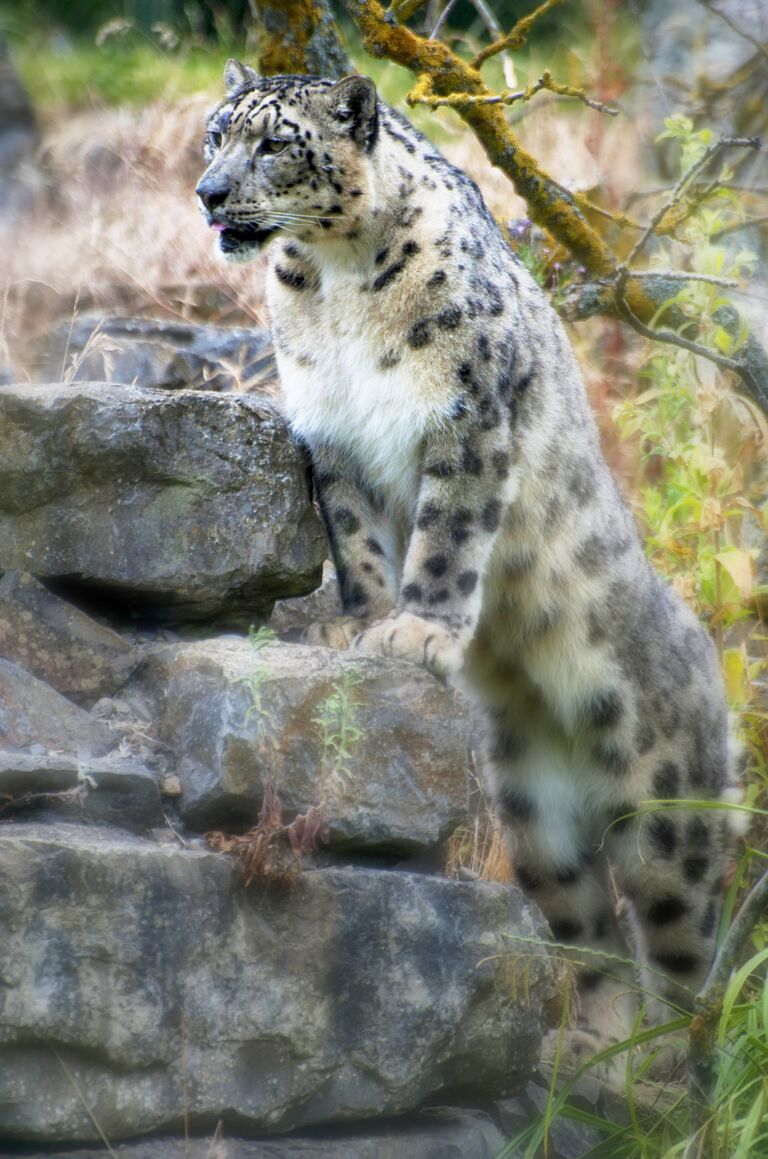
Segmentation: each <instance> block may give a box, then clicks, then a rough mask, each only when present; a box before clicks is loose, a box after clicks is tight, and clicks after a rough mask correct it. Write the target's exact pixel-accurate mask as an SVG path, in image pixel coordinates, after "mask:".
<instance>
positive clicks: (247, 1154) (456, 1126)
mask: <svg viewBox="0 0 768 1159" xmlns="http://www.w3.org/2000/svg"><path fill="white" fill-rule="evenodd" d="M505 1142H506V1140H505V1137H504V1135H503V1134H502V1132H501V1131H500V1130H499V1128H498V1127H497V1126H496V1125H495V1123H494V1122H493V1120H492V1119H491V1118H490V1117H489V1116H488V1115H484V1114H482V1113H480V1112H477V1111H466V1110H442V1111H434V1112H431V1113H425V1114H423V1115H419V1116H414V1117H413V1118H410V1117H409V1118H408V1119H407V1120H405V1121H403V1122H386V1123H382V1124H377V1125H376V1127H375V1128H370V1127H369V1129H368V1130H367V1131H366V1130H365V1128H363V1130H354V1129H351V1130H349V1131H343V1132H342V1131H326V1132H323V1134H322V1135H319V1134H318V1135H300V1136H297V1135H292V1136H290V1137H288V1138H282V1139H230V1138H222V1137H221V1135H220V1134H219V1135H217V1136H214V1134H213V1133H212V1134H211V1136H210V1137H208V1138H205V1139H184V1138H181V1137H179V1136H170V1135H164V1136H163V1137H162V1138H158V1139H147V1140H142V1141H141V1142H133V1143H114V1144H113V1145H112V1150H113V1151H114V1153H115V1154H116V1155H121V1156H124V1159H497V1156H498V1155H499V1153H500V1152H501V1151H502V1150H503V1148H504V1144H505ZM24 1154H25V1155H26V1156H27V1159H46V1157H47V1159H50V1155H51V1153H50V1151H46V1152H44V1153H41V1152H37V1153H34V1152H29V1151H27V1150H26V1148H25V1150H24ZM104 1154H105V1152H104V1148H103V1147H101V1148H99V1149H98V1150H93V1149H92V1148H90V1147H85V1148H83V1147H78V1148H77V1149H75V1150H69V1149H68V1150H66V1151H62V1150H57V1152H56V1155H57V1159H97V1157H99V1159H103V1157H104ZM0 1155H18V1151H7V1150H5V1149H4V1148H3V1146H2V1145H1V1144H0Z"/></svg>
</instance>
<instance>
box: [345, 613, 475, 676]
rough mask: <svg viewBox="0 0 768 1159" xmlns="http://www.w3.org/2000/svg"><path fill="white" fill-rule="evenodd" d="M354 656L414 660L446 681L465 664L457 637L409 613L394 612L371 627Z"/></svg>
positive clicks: (355, 647) (360, 638)
mask: <svg viewBox="0 0 768 1159" xmlns="http://www.w3.org/2000/svg"><path fill="white" fill-rule="evenodd" d="M352 648H353V650H354V651H355V652H362V653H363V654H365V655H379V656H393V657H395V658H396V659H398V660H414V661H416V663H417V664H423V665H424V666H425V668H427V669H429V671H430V672H432V673H433V674H434V675H435V676H439V677H440V678H441V679H445V678H446V677H447V676H452V675H453V674H454V673H456V672H458V671H459V669H460V668H461V666H462V664H463V663H464V648H463V647H462V645H461V643H460V641H459V639H458V637H457V635H455V634H454V633H452V632H451V631H450V630H449V629H448V628H446V627H444V626H443V625H442V624H439V623H436V622H435V621H433V620H424V619H422V618H421V616H414V615H413V614H412V613H411V612H393V613H392V614H391V615H389V616H387V618H386V619H384V620H380V621H379V622H378V623H377V624H373V625H371V627H370V628H367V629H366V630H365V631H364V632H362V633H361V634H360V635H359V636H358V637H357V638H356V640H355V641H354V643H353V645H352Z"/></svg>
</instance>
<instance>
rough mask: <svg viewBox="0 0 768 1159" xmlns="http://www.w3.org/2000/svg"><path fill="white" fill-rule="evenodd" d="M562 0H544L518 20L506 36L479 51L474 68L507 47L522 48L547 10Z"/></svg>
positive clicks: (477, 67) (473, 62)
mask: <svg viewBox="0 0 768 1159" xmlns="http://www.w3.org/2000/svg"><path fill="white" fill-rule="evenodd" d="M559 3H560V0H544V3H543V4H540V5H539V7H538V8H536V9H534V11H533V12H531V13H530V14H529V15H528V16H524V17H523V18H522V20H518V22H517V24H516V25H515V27H514V28H513V29H512V31H511V32H508V33H507V35H506V36H502V37H501V39H500V40H495V41H494V42H493V44H489V45H488V47H487V48H484V49H483V50H482V52H478V54H477V56H476V57H475V58H474V60H473V61H472V68H476V69H479V68H481V67H482V65H483V64H484V63H485V62H486V60H489V59H490V57H492V56H497V55H498V53H500V52H504V51H505V50H506V49H508V48H509V49H513V50H514V49H516V48H520V47H521V46H522V45H523V44H525V42H526V40H527V39H528V33H529V32H530V31H531V28H532V27H533V25H534V24H535V23H536V21H537V20H538V19H539V17H540V16H543V15H544V13H545V12H548V11H549V9H550V8H554V6H555V4H559Z"/></svg>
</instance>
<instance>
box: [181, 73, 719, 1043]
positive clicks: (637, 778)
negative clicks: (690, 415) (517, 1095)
mask: <svg viewBox="0 0 768 1159" xmlns="http://www.w3.org/2000/svg"><path fill="white" fill-rule="evenodd" d="M228 84H229V89H230V91H229V95H228V97H227V99H226V100H225V101H224V102H223V103H222V104H221V105H220V106H219V107H218V109H217V110H215V112H214V113H213V115H212V118H211V121H210V125H209V136H208V138H207V140H208V150H209V152H208V160H209V166H208V169H207V170H206V172H205V174H204V176H203V178H202V181H201V183H200V186H199V187H198V188H199V192H200V194H201V198H202V199H203V208H204V211H205V212H206V216H207V218H208V220H209V221H212V222H213V223H214V224H216V225H218V226H219V227H222V226H223V227H225V228H223V229H220V239H221V245H222V248H223V250H224V251H225V253H227V254H228V255H230V256H234V257H235V258H241V257H243V256H246V257H250V256H252V255H253V253H255V252H257V251H258V249H259V248H260V247H261V245H262V244H263V243H264V242H265V241H266V240H271V239H273V238H274V240H273V241H272V245H271V248H270V262H269V273H268V297H269V307H270V312H271V317H272V322H273V330H274V336H275V343H276V346H277V351H278V362H279V367H280V374H281V379H282V384H283V390H284V395H285V406H286V409H287V414H288V417H289V419H290V422H291V424H292V427H293V429H294V431H295V432H296V434H297V436H298V437H299V438H300V439H302V440H303V441H304V442H305V443H306V445H307V446H308V447H309V449H310V451H311V455H312V460H313V464H314V472H315V482H316V487H317V495H318V499H319V502H320V505H321V508H322V510H323V514H324V516H325V520H326V523H327V526H328V531H329V534H330V538H331V543H332V547H333V554H334V558H335V561H336V565H337V568H338V572H339V577H340V581H341V587H342V592H343V600H344V605H345V611H346V613H347V615H346V617H345V618H344V619H342V620H340V621H336V622H335V623H334V624H332V625H319V626H318V627H317V628H316V629H315V631H314V634H313V638H314V639H315V640H316V641H320V642H325V643H328V644H330V645H332V646H341V647H346V646H349V645H350V644H351V646H352V647H353V648H356V649H358V650H360V651H373V652H383V653H385V654H388V655H394V656H400V657H403V658H406V659H411V660H416V661H419V662H422V663H424V664H426V665H427V666H428V667H429V668H430V669H431V670H432V671H434V672H435V673H437V674H438V675H440V676H447V675H451V674H454V673H457V672H458V671H459V670H460V669H463V671H464V673H465V676H466V680H467V682H468V683H469V685H470V686H471V687H472V688H473V689H474V690H475V693H476V695H477V696H478V698H479V700H480V702H481V704H482V705H483V707H484V712H485V716H486V719H487V726H488V727H487V745H486V755H485V775H486V778H487V781H488V784H489V786H490V788H491V791H492V793H493V795H494V797H495V800H496V802H497V804H498V808H499V810H500V813H501V815H502V816H503V818H504V819H505V821H506V824H507V829H508V832H509V835H510V841H511V843H512V846H513V850H514V856H515V860H516V864H517V874H518V880H519V882H520V884H521V885H522V887H523V888H524V889H525V890H526V892H527V893H528V894H530V895H531V896H532V897H533V898H535V899H536V901H537V902H538V903H539V904H540V905H541V907H542V909H543V910H544V912H545V914H546V915H547V917H548V919H549V922H550V925H551V927H552V931H553V934H554V936H555V938H556V939H557V940H558V941H561V942H563V943H566V944H576V945H579V946H586V947H588V948H589V951H590V952H589V954H588V955H587V956H586V957H585V958H584V959H583V961H584V966H583V968H582V969H581V974H580V979H581V1007H580V1008H581V1014H580V1028H581V1031H583V1033H584V1034H586V1035H590V1034H591V1035H593V1036H594V1035H596V1036H597V1038H596V1039H595V1042H596V1043H598V1042H600V1041H602V1042H604V1041H605V1040H606V1038H611V1036H618V1035H620V1034H622V1033H623V1032H625V1031H626V1028H627V1020H628V1019H630V1018H631V1007H632V1002H631V1001H630V999H629V997H628V990H629V987H630V983H631V979H630V977H629V975H628V972H627V971H626V970H625V969H624V968H623V967H621V966H617V963H616V961H615V960H614V959H613V958H612V957H611V955H616V954H619V955H626V953H627V947H626V945H625V942H624V938H623V935H622V934H621V933H620V930H619V926H618V924H617V922H616V920H615V918H614V897H613V892H612V886H611V879H610V877H609V871H610V873H612V875H613V880H614V881H615V882H617V883H618V885H619V887H620V889H621V890H622V891H623V893H624V895H625V897H626V899H627V901H628V905H629V908H630V911H631V914H632V920H633V927H634V941H635V943H636V945H635V950H636V953H637V956H638V958H639V961H640V963H641V964H642V966H643V970H644V982H645V986H646V989H647V991H648V993H649V994H650V995H655V996H657V997H658V998H659V999H660V1000H661V1002H672V1003H676V1004H681V1005H684V1006H685V1005H688V1004H689V1003H690V1000H691V997H692V994H693V993H694V992H695V990H696V988H697V987H698V986H699V984H700V983H701V981H702V979H703V977H704V974H705V971H706V970H707V967H708V964H709V962H710V960H711V958H712V952H713V945H714V938H715V934H716V926H717V921H718V915H719V912H720V896H721V890H722V885H723V875H724V873H725V870H726V864H727V862H728V859H729V856H730V852H731V845H732V838H731V835H730V829H729V825H728V822H727V820H726V819H725V818H726V814H724V813H722V812H718V811H713V810H706V809H696V808H694V807H691V808H688V809H683V810H677V811H670V810H667V811H662V810H657V811H652V812H650V813H648V812H645V813H643V811H642V810H641V809H640V808H639V806H640V802H642V801H646V800H648V799H651V798H675V799H683V800H684V799H686V798H690V799H699V798H704V799H706V800H708V801H719V800H732V799H733V798H734V796H735V795H736V793H737V790H736V788H735V781H736V776H735V769H734V748H733V746H732V744H731V741H730V740H729V733H728V725H727V720H726V709H725V702H724V696H723V690H722V686H721V681H720V676H719V673H718V666H717V663H716V658H715V654H714V651H713V648H712V646H711V644H710V641H709V639H708V637H707V636H706V634H705V633H704V631H703V630H702V628H701V627H700V626H699V624H698V622H697V621H696V619H695V617H694V616H693V614H692V613H691V612H690V611H689V610H688V608H687V607H686V606H685V605H684V604H683V603H682V601H681V600H680V599H678V598H677V596H676V595H675V594H674V592H673V591H672V590H671V589H670V588H669V587H668V586H667V585H666V584H664V583H662V581H661V580H660V579H659V578H658V577H657V576H656V575H655V574H654V572H653V571H652V570H651V568H650V567H649V565H648V563H647V562H646V559H645V557H644V554H643V551H642V548H641V545H640V543H639V540H638V536H637V533H636V530H635V527H634V525H633V521H632V519H631V517H630V515H629V513H628V510H627V508H626V506H625V504H624V502H623V500H622V498H621V496H620V495H619V493H618V491H617V488H616V486H615V484H614V481H613V479H612V477H611V475H610V473H609V471H608V468H607V467H606V464H605V462H604V460H603V457H602V454H601V451H600V446H599V442H598V437H597V433H596V429H595V424H594V421H593V418H592V415H591V413H590V411H589V408H588V405H587V401H586V398H585V393H584V388H583V385H582V381H581V378H580V375H579V370H578V367H577V365H576V362H575V360H574V356H573V353H572V351H571V347H570V345H569V343H568V340H567V338H566V335H565V333H564V331H563V328H562V326H561V325H560V322H559V320H558V318H557V317H556V315H555V314H554V312H553V310H552V309H551V307H550V305H549V303H548V301H547V299H546V296H545V295H544V294H543V293H542V291H541V290H540V289H539V288H538V287H537V286H536V285H535V284H534V282H533V281H532V279H531V278H530V276H529V275H528V273H527V272H526V270H525V269H524V268H523V267H522V266H521V264H520V263H519V262H518V261H517V260H516V259H515V257H514V256H513V255H512V254H511V253H510V251H509V249H508V247H507V246H506V245H505V243H504V241H503V239H502V237H501V236H500V234H499V231H498V229H497V227H496V225H495V223H494V221H493V219H492V218H491V216H490V215H489V213H488V211H487V209H486V207H485V205H484V203H483V200H482V197H481V195H480V192H479V190H478V189H477V187H476V185H475V184H474V183H473V182H472V181H471V180H470V179H469V178H468V177H467V176H466V175H465V174H463V173H461V172H459V171H458V170H456V169H455V168H453V167H452V166H451V165H450V164H449V163H448V162H447V161H446V160H445V159H444V158H443V157H442V156H441V155H440V154H439V153H438V152H437V151H436V150H435V148H434V147H433V146H432V145H431V144H430V143H429V142H428V141H427V140H426V139H425V138H424V137H423V136H422V135H421V134H419V133H418V132H416V131H415V130H414V129H413V128H412V127H411V126H410V125H409V124H408V123H407V122H406V121H405V120H404V119H403V118H401V117H400V116H399V115H398V114H397V113H396V112H394V111H393V110H392V109H390V108H388V107H387V106H386V105H384V104H383V103H382V102H381V101H378V100H377V97H376V93H375V89H374V86H373V84H372V82H371V81H369V80H367V79H366V78H364V77H351V78H346V79H344V80H342V81H340V82H338V83H336V84H333V83H332V82H330V81H325V80H319V79H316V78H310V77H272V78H265V79H260V78H257V77H256V76H255V74H253V73H252V72H251V71H250V70H246V69H244V68H243V67H242V66H236V65H234V64H231V65H230V66H229V69H228ZM265 142H267V144H266V145H265ZM577 957H578V955H577Z"/></svg>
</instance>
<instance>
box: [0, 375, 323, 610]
mask: <svg viewBox="0 0 768 1159" xmlns="http://www.w3.org/2000/svg"><path fill="white" fill-rule="evenodd" d="M326 554H327V541H326V537H325V532H324V530H323V527H322V524H321V522H320V519H319V517H318V516H317V514H316V513H315V511H314V510H313V508H312V504H311V502H310V495H309V487H308V484H307V466H306V461H305V459H304V457H303V455H302V453H301V452H300V450H299V449H298V447H297V446H296V445H295V444H294V443H293V442H292V440H291V438H290V435H289V433H288V430H287V428H286V426H285V423H284V421H283V420H282V419H281V418H280V416H279V415H278V413H277V412H276V411H275V410H274V408H273V407H272V406H271V405H270V404H269V403H268V402H267V401H264V400H261V399H256V398H255V397H242V396H238V395H221V394H211V393H209V392H201V391H177V392H167V391H155V390H144V389H141V388H139V387H119V386H108V385H105V384H103V383H102V384H100V383H91V384H87V385H79V386H62V385H54V386H14V387H0V571H11V570H21V571H27V572H30V573H32V574H33V575H35V576H38V577H48V578H51V579H58V580H59V581H65V582H66V583H68V584H72V583H75V584H77V585H80V586H81V587H85V588H88V587H90V588H91V589H94V588H95V589H96V591H97V593H99V594H100V595H101V596H103V595H104V593H105V590H106V591H107V592H109V594H110V598H111V601H112V603H113V605H114V604H115V603H116V602H117V601H118V600H119V601H120V604H121V606H123V607H126V608H129V607H130V606H131V605H132V604H133V605H136V606H140V607H141V606H145V607H147V608H149V609H150V610H151V612H152V614H153V615H155V616H157V617H161V618H162V617H165V618H166V619H170V620H181V621H184V620H200V619H206V618H209V617H211V616H217V615H222V614H225V615H226V617H227V619H229V620H232V621H233V622H237V621H239V622H245V623H246V624H247V623H248V622H250V621H251V620H253V619H256V618H258V617H259V616H260V615H268V614H269V611H270V610H271V607H272V603H273V601H274V600H275V599H276V598H277V597H281V596H287V595H301V594H303V593H306V592H308V591H311V590H312V589H313V588H314V587H316V586H317V584H318V583H319V582H320V576H321V569H322V562H323V559H324V558H325V556H326Z"/></svg>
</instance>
